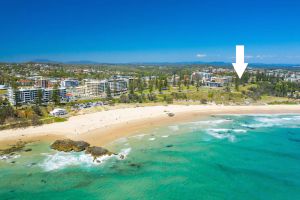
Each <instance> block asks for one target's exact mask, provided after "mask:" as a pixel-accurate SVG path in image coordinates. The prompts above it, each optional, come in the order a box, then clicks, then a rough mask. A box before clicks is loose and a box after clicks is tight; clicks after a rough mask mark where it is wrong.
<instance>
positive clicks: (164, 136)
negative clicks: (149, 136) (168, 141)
mask: <svg viewBox="0 0 300 200" xmlns="http://www.w3.org/2000/svg"><path fill="white" fill-rule="evenodd" d="M161 137H162V138H167V137H169V135H162V136H161Z"/></svg>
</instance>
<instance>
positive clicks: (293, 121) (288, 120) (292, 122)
mask: <svg viewBox="0 0 300 200" xmlns="http://www.w3.org/2000/svg"><path fill="white" fill-rule="evenodd" d="M275 116H276V117H274V116H257V117H255V118H254V121H255V122H257V123H252V124H241V126H244V127H250V128H262V127H273V126H282V127H290V128H293V127H294V128H297V127H299V125H298V124H299V123H300V116H285V117H280V115H275Z"/></svg>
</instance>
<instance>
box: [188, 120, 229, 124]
mask: <svg viewBox="0 0 300 200" xmlns="http://www.w3.org/2000/svg"><path fill="white" fill-rule="evenodd" d="M228 122H232V120H230V119H216V120H205V121H196V122H190V124H195V125H218V124H223V123H228Z"/></svg>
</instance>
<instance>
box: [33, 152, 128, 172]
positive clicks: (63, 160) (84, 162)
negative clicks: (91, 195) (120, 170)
mask: <svg viewBox="0 0 300 200" xmlns="http://www.w3.org/2000/svg"><path fill="white" fill-rule="evenodd" d="M130 151H131V148H126V149H122V150H121V151H120V153H119V154H117V155H104V156H101V157H98V158H96V159H94V157H93V156H91V155H89V154H85V153H83V152H80V153H77V152H68V153H66V152H57V153H55V154H48V155H46V159H45V160H44V161H43V162H42V163H41V164H40V165H39V166H40V167H42V168H43V169H44V170H45V171H53V170H58V169H63V168H66V167H70V166H83V167H91V166H95V165H100V164H102V163H104V162H105V161H107V160H109V159H111V158H117V159H121V160H123V159H125V158H126V157H127V156H128V154H129V153H130Z"/></svg>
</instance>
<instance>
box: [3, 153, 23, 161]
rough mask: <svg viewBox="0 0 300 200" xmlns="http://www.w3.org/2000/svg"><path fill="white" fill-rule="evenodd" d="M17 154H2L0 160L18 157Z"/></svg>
mask: <svg viewBox="0 0 300 200" xmlns="http://www.w3.org/2000/svg"><path fill="white" fill-rule="evenodd" d="M19 157H20V155H19V154H14V155H2V156H0V160H11V159H16V158H19Z"/></svg>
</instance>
